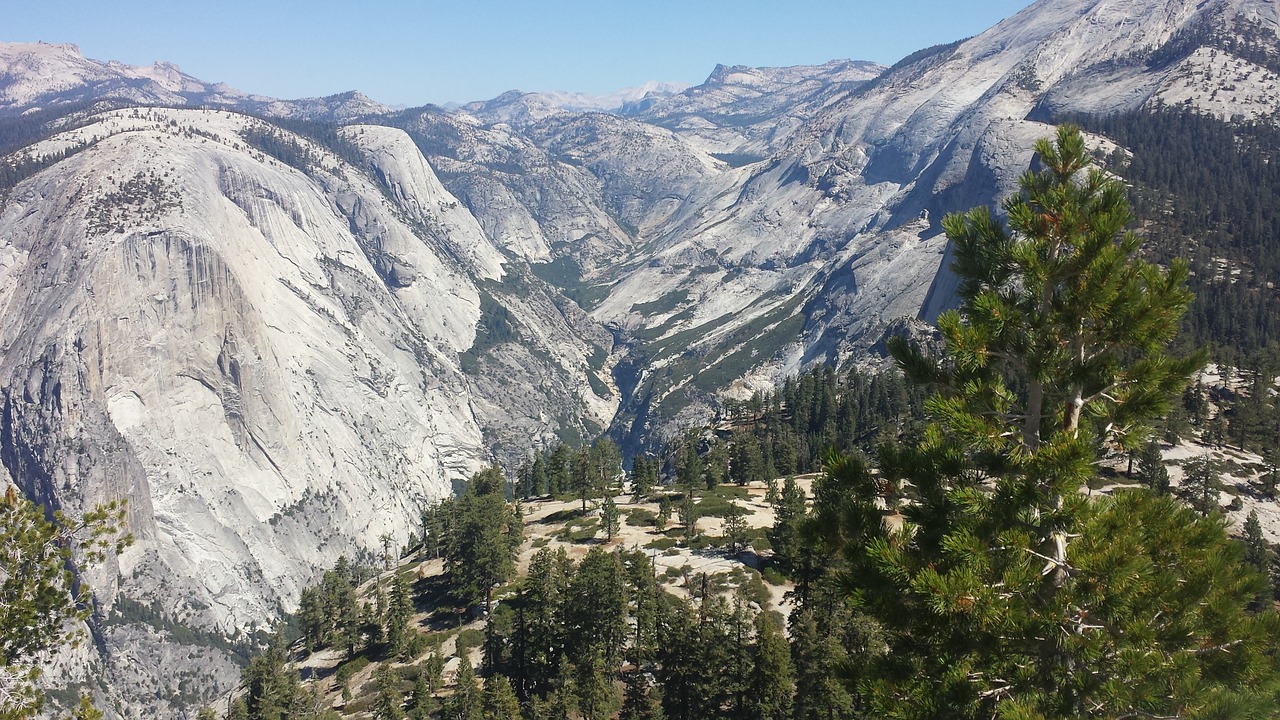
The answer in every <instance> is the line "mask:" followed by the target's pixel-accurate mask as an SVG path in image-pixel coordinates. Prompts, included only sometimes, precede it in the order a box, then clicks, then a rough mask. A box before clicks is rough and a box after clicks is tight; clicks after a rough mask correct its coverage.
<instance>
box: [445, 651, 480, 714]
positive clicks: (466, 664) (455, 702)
mask: <svg viewBox="0 0 1280 720" xmlns="http://www.w3.org/2000/svg"><path fill="white" fill-rule="evenodd" d="M440 716H441V717H442V718H444V719H445V720H485V716H484V701H483V697H482V695H481V691H480V683H479V682H477V681H476V671H475V668H473V667H471V661H469V660H467V659H466V658H462V661H461V662H460V663H459V664H458V674H457V677H456V678H455V679H454V686H453V694H452V695H450V696H449V697H448V699H446V700H445V701H444V708H443V709H442V710H441V712H440Z"/></svg>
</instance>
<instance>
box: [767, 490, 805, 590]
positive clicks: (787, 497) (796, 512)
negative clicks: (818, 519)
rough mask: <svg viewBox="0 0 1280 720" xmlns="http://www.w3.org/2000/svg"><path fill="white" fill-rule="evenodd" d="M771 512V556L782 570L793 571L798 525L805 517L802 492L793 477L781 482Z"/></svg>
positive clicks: (796, 551) (796, 555)
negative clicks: (772, 518) (772, 519)
mask: <svg viewBox="0 0 1280 720" xmlns="http://www.w3.org/2000/svg"><path fill="white" fill-rule="evenodd" d="M773 512H774V521H773V528H772V529H771V530H770V532H769V543H770V544H771V545H772V546H773V556H774V557H775V558H777V560H778V562H779V563H780V564H781V565H782V566H783V567H784V568H787V569H788V570H791V569H794V568H795V566H796V564H797V563H798V562H799V560H800V554H801V548H800V525H801V524H802V523H803V522H804V517H805V495H804V490H803V489H802V488H801V487H800V485H799V484H798V483H797V482H796V479H795V478H794V477H791V476H789V475H788V476H787V479H786V480H785V481H784V482H783V484H782V492H781V493H780V494H779V496H778V502H777V503H776V504H774V506H773Z"/></svg>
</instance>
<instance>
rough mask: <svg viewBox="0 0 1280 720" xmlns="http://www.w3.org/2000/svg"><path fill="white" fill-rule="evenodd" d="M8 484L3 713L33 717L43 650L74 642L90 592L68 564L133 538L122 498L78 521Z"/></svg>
mask: <svg viewBox="0 0 1280 720" xmlns="http://www.w3.org/2000/svg"><path fill="white" fill-rule="evenodd" d="M4 485H5V492H4V494H3V496H0V718H11V717H12V718H25V717H29V716H33V715H35V713H36V711H37V710H39V708H40V707H41V705H42V704H43V694H42V693H41V692H40V690H39V689H37V687H36V681H37V680H39V678H40V676H41V673H42V668H41V664H40V660H39V658H40V656H41V655H42V654H43V653H46V652H50V651H53V650H56V649H57V648H59V647H62V646H67V645H74V644H75V643H77V642H78V641H79V640H80V637H81V634H82V632H83V631H82V629H81V628H82V627H83V626H82V625H81V623H82V621H84V620H86V619H88V617H89V615H90V613H91V611H92V609H93V602H92V594H91V592H90V590H89V587H88V586H87V584H85V583H82V582H79V581H78V579H77V577H76V575H75V573H73V572H72V571H71V570H70V568H71V567H72V566H73V563H75V564H77V565H81V566H84V565H91V564H95V563H98V562H101V561H102V560H103V559H105V557H106V554H107V552H108V551H109V550H113V551H114V552H119V551H120V550H122V549H123V548H124V546H125V545H127V544H129V543H130V542H131V541H132V537H131V536H128V535H121V534H120V528H121V527H122V526H123V523H124V518H125V515H124V512H125V509H124V503H123V501H117V502H114V503H111V504H108V505H102V506H99V507H97V508H95V509H94V510H92V511H90V512H88V513H86V514H85V515H84V516H83V517H82V518H79V519H78V520H72V519H71V518H68V517H66V516H65V515H63V514H62V513H61V512H60V511H59V512H54V513H52V516H53V517H52V520H49V519H47V517H46V514H45V512H44V508H41V507H38V506H37V505H35V504H34V503H32V502H30V501H29V500H27V499H26V498H24V497H21V496H19V495H18V492H17V488H16V487H14V486H13V485H8V484H7V483H4Z"/></svg>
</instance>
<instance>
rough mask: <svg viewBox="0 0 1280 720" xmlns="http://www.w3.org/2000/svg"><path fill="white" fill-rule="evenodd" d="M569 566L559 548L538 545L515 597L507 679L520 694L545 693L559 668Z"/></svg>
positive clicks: (562, 550)
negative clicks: (510, 658) (509, 678)
mask: <svg viewBox="0 0 1280 720" xmlns="http://www.w3.org/2000/svg"><path fill="white" fill-rule="evenodd" d="M572 569H573V567H572V563H571V562H570V561H569V558H568V556H567V555H566V554H565V552H564V549H563V548H561V549H559V550H556V551H552V550H550V549H549V548H542V549H540V550H538V552H537V553H535V554H534V556H533V559H532V560H530V562H529V573H528V576H527V577H526V578H525V581H524V584H523V586H522V587H521V589H520V595H519V597H518V607H517V609H516V620H515V631H514V636H513V639H512V654H513V658H512V663H513V665H514V670H513V672H512V676H511V680H512V681H513V684H514V685H515V688H516V694H517V695H518V696H519V697H521V698H525V699H527V698H529V697H531V696H534V695H546V694H547V693H548V692H549V691H550V690H551V688H552V685H553V683H554V681H555V678H556V674H557V673H558V671H559V668H560V661H561V659H562V657H563V655H564V643H565V628H564V612H565V602H566V600H567V598H568V595H569V580H570V576H571V573H572Z"/></svg>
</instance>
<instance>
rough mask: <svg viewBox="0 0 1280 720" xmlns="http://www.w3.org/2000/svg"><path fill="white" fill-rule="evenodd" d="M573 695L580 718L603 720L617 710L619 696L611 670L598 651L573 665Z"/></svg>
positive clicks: (584, 719)
mask: <svg viewBox="0 0 1280 720" xmlns="http://www.w3.org/2000/svg"><path fill="white" fill-rule="evenodd" d="M573 695H574V698H575V699H576V700H577V703H576V704H577V706H578V713H579V715H580V716H581V718H582V720H605V718H608V717H611V716H612V715H613V713H614V712H615V711H617V709H618V705H619V703H620V701H621V698H620V697H619V696H618V689H617V687H615V685H614V682H613V671H612V670H611V669H610V664H609V663H608V662H606V660H605V658H604V657H603V656H602V654H601V653H600V652H599V651H593V652H591V654H590V655H589V656H588V657H585V658H582V660H581V662H579V663H578V664H576V665H575V666H574V674H573Z"/></svg>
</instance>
